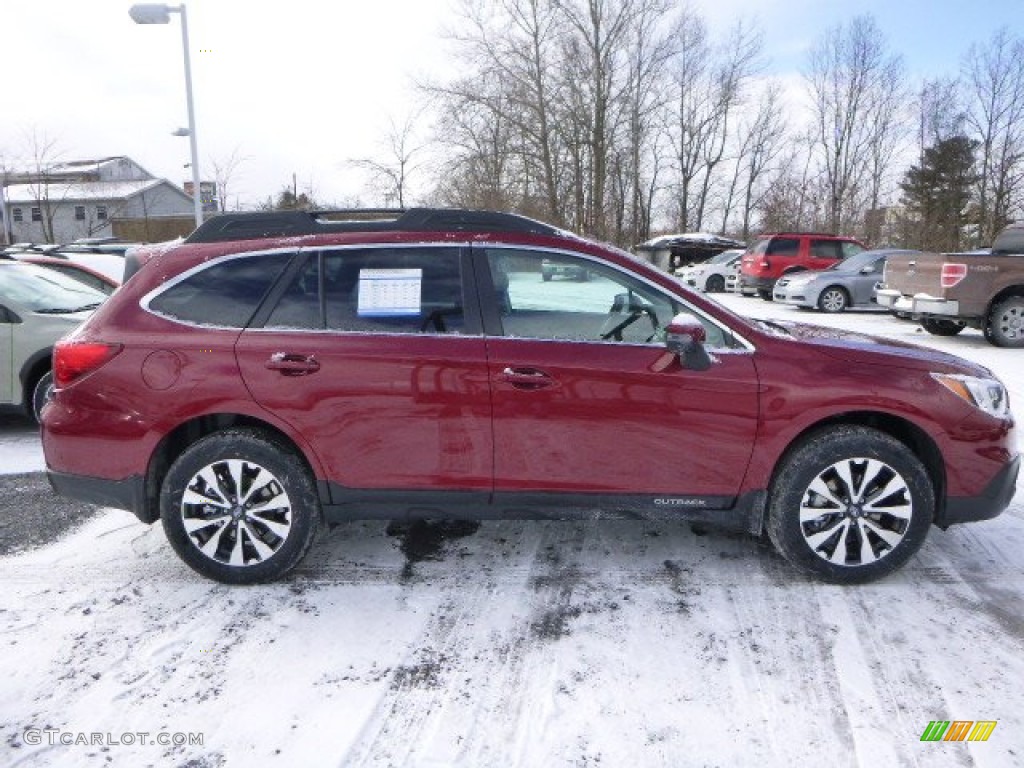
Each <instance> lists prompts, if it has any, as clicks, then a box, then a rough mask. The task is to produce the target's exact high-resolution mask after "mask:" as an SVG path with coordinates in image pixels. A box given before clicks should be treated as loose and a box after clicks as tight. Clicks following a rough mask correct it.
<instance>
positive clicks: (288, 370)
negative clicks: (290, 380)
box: [265, 352, 320, 376]
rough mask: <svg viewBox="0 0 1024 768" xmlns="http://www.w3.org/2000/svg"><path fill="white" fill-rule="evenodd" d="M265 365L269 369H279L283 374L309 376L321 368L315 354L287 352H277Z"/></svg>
mask: <svg viewBox="0 0 1024 768" xmlns="http://www.w3.org/2000/svg"><path fill="white" fill-rule="evenodd" d="M265 365H266V367H267V369H268V370H271V371H277V372H278V373H280V374H281V375H282V376H308V375H309V374H311V373H316V372H317V371H319V370H320V363H319V362H317V359H316V357H314V356H313V355H293V354H289V353H287V352H275V353H274V354H272V355H271V356H270V359H269V360H267V362H266V363H265Z"/></svg>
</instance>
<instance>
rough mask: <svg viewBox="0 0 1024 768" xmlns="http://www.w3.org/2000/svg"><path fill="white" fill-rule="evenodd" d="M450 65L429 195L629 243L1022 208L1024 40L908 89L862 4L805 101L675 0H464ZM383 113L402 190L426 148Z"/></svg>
mask: <svg viewBox="0 0 1024 768" xmlns="http://www.w3.org/2000/svg"><path fill="white" fill-rule="evenodd" d="M448 43H449V45H450V46H451V53H452V56H454V57H455V60H456V62H457V71H458V72H459V73H460V74H459V75H458V76H457V77H454V78H452V79H449V80H446V81H436V82H430V83H421V84H420V85H419V87H420V89H421V91H422V92H423V94H424V95H425V96H426V97H427V102H428V103H429V105H430V107H429V109H430V114H431V116H432V117H433V118H434V125H435V128H436V131H435V132H436V135H435V136H433V137H432V139H431V144H432V150H433V155H434V157H435V158H437V159H438V164H437V166H436V169H435V171H434V173H433V174H432V176H433V177H434V180H433V181H432V182H431V184H430V189H429V192H428V193H427V194H426V196H425V197H426V199H425V201H424V202H428V203H432V204H443V205H455V206H468V207H485V208H497V209H508V210H516V211H520V212H522V213H526V214H528V215H533V216H536V217H538V218H542V219H545V220H547V221H551V222H553V223H556V224H558V225H561V226H564V227H566V228H569V229H572V230H574V231H578V232H582V233H585V234H587V235H590V236H594V237H597V238H600V239H604V240H608V241H612V242H616V243H619V244H621V245H623V246H630V245H634V244H636V243H638V242H641V241H643V240H646V239H648V238H649V237H650V236H651V235H652V234H654V233H655V232H656V231H666V230H671V231H696V230H703V231H714V232H719V233H723V234H730V235H734V236H737V237H740V238H742V239H747V238H749V237H750V235H751V234H752V233H754V232H756V231H758V230H761V231H766V230H772V229H813V230H828V231H833V232H838V233H843V234H853V235H858V236H860V237H862V238H864V239H865V240H867V241H869V242H871V243H873V244H879V243H881V242H891V243H893V244H901V245H906V246H913V247H922V248H930V249H938V250H952V249H955V248H961V247H971V246H979V245H986V244H988V243H990V242H991V239H992V237H993V236H994V234H996V233H997V232H998V231H999V229H1001V228H1002V226H1004V225H1005V224H1006V223H1007V222H1008V221H1010V220H1012V219H1013V218H1014V217H1015V216H1020V215H1021V214H1022V204H1024V39H1022V38H1021V37H1019V36H1015V35H1013V34H1011V33H1010V31H1009V30H1008V29H1005V28H1004V29H1001V30H999V31H997V32H996V33H995V34H994V35H993V36H992V37H991V39H989V40H987V41H984V42H979V43H975V44H973V45H971V46H970V47H969V49H968V50H967V51H966V53H965V54H964V57H963V59H962V63H961V67H960V71H959V72H958V73H957V74H956V75H954V76H945V77H941V78H936V79H932V80H927V81H925V82H921V83H916V84H912V83H911V80H910V78H909V76H908V74H907V71H906V67H905V65H904V62H903V59H902V57H901V56H900V55H899V54H898V53H897V52H895V51H893V50H892V49H891V48H890V46H889V45H888V43H887V42H886V40H885V37H884V36H883V34H882V33H881V31H880V29H879V27H878V25H877V23H876V22H875V20H874V19H873V18H872V17H871V16H856V17H854V18H852V19H850V20H849V21H846V22H844V23H840V24H838V25H836V26H834V27H832V28H829V29H827V30H825V31H824V32H823V33H822V34H821V35H820V37H819V38H818V39H817V40H816V41H815V43H814V45H813V46H812V48H811V49H810V51H809V53H808V55H807V58H806V62H805V66H804V68H803V70H802V73H801V88H802V91H803V96H804V100H805V106H794V104H793V103H792V99H791V98H786V96H785V92H784V89H783V84H782V82H781V81H779V80H778V79H776V78H773V77H770V76H766V75H765V71H766V68H767V60H766V50H767V48H768V46H766V41H765V40H764V37H763V35H762V34H761V33H760V32H759V31H758V30H757V29H756V28H755V27H752V26H750V25H749V24H747V23H745V22H742V21H740V22H737V23H736V24H734V25H733V26H732V27H731V28H729V29H728V30H727V31H726V32H724V33H723V34H720V35H714V34H712V33H711V31H710V30H709V27H708V24H707V22H706V21H705V19H703V18H702V17H701V16H700V15H699V14H698V13H696V12H695V11H694V10H692V9H690V8H688V7H685V6H684V7H683V8H680V7H679V6H678V4H676V3H672V2H667V1H666V0H463V4H462V7H461V19H460V22H459V23H458V24H457V25H456V26H455V28H454V30H453V31H452V32H450V34H449V36H448ZM413 129H414V127H413V126H412V125H411V124H410V122H408V121H407V122H405V123H404V124H396V123H395V122H394V121H392V129H391V133H390V134H389V137H388V141H387V142H386V147H385V149H384V151H383V152H382V155H381V156H380V157H377V158H373V159H372V160H370V159H364V160H361V161H356V162H357V164H359V165H361V167H363V168H364V169H368V170H373V171H374V172H375V174H376V176H377V178H378V180H379V181H380V182H381V187H382V188H384V189H385V190H386V192H385V194H387V195H388V196H389V197H390V198H391V199H395V200H408V198H409V191H408V183H409V176H410V174H409V170H410V168H412V167H414V164H413V163H412V162H411V161H412V160H413V155H414V153H418V152H421V151H422V149H423V147H422V144H419V143H417V142H415V141H412V140H411V138H410V132H411V131H413Z"/></svg>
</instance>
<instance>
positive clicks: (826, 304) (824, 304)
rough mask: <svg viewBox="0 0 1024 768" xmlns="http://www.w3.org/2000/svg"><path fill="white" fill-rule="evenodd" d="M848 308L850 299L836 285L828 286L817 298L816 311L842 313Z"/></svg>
mask: <svg viewBox="0 0 1024 768" xmlns="http://www.w3.org/2000/svg"><path fill="white" fill-rule="evenodd" d="M848 306H850V297H849V295H848V294H847V293H846V291H845V290H843V289H842V288H840V287H839V286H838V285H830V286H829V287H828V288H826V289H825V290H824V291H822V292H821V295H820V296H818V309H820V310H821V311H822V312H842V311H843V310H844V309H846V308H847V307H848Z"/></svg>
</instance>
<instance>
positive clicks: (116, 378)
mask: <svg viewBox="0 0 1024 768" xmlns="http://www.w3.org/2000/svg"><path fill="white" fill-rule="evenodd" d="M374 215H375V216H377V218H373V217H372V216H367V215H361V214H359V213H358V212H352V211H347V212H341V213H340V214H333V218H332V217H331V216H329V215H328V214H318V213H309V212H283V213H281V212H278V213H252V214H226V215H222V216H218V217H215V218H213V219H211V220H210V221H208V222H207V223H206V224H204V225H203V226H202V227H200V228H199V229H197V230H196V231H195V232H194V233H193V234H192V235H191V236H190V237H189V238H188V239H187V240H186V241H184V242H182V243H180V244H175V245H170V246H168V245H163V246H160V247H154V248H151V249H150V250H148V251H143V252H141V253H139V254H137V256H136V258H137V260H138V269H137V271H136V272H135V274H134V275H133V276H132V277H131V278H130V279H128V280H127V282H126V283H125V284H124V285H123V286H122V288H121V289H120V290H119V291H118V292H117V293H115V294H114V296H113V297H111V299H110V300H109V301H107V302H106V303H105V304H104V305H103V306H102V307H101V308H100V309H99V310H98V311H97V312H96V313H95V314H94V315H93V316H92V317H91V318H90V319H89V320H88V321H87V322H86V323H85V324H84V325H82V326H81V327H80V328H79V329H78V330H77V331H76V332H75V333H74V334H73V335H71V336H70V337H68V338H67V339H65V340H64V341H62V342H61V343H59V344H58V346H57V348H56V350H55V352H54V373H55V379H56V381H55V385H56V387H55V394H54V397H53V400H52V401H51V402H50V404H48V405H47V406H46V408H45V409H44V412H43V447H44V450H45V454H46V461H47V468H48V472H49V477H50V480H51V482H52V484H53V486H54V488H55V489H57V491H58V492H60V493H64V494H67V495H70V496H73V497H76V498H79V499H83V500H86V501H90V502H93V503H97V504H102V505H105V506H113V507H119V508H124V509H128V510H131V511H132V512H134V513H135V515H137V516H138V518H139V519H140V520H142V521H144V522H147V523H152V522H155V521H156V520H158V519H160V520H161V521H162V523H163V527H164V529H165V531H166V534H167V537H168V539H169V540H170V543H171V544H172V546H173V547H174V548H175V550H176V551H177V552H178V554H179V555H180V556H181V557H182V559H183V560H184V561H185V562H186V563H187V564H188V565H189V566H191V567H192V568H193V569H195V570H196V571H198V572H199V573H201V574H204V575H206V576H208V577H211V578H214V579H217V580H220V581H223V582H228V583H250V582H261V581H267V580H270V579H274V578H277V577H280V576H281V575H283V574H285V573H286V572H288V571H289V570H290V569H292V568H293V567H294V566H295V565H296V564H297V563H298V562H299V561H300V559H301V558H302V557H303V556H304V554H305V553H306V551H307V550H308V548H309V546H310V544H311V543H312V541H313V538H314V535H315V533H316V531H317V529H318V527H319V526H321V525H323V524H324V523H327V522H332V521H339V520H351V519H365V518H394V517H396V516H416V517H429V518H474V519H478V518H486V517H494V518H502V517H523V516H536V517H540V518H551V517H571V516H575V515H580V514H584V515H586V516H588V517H591V516H593V515H594V513H595V510H603V511H604V512H605V513H606V514H608V515H617V516H621V515H626V516H629V517H634V518H640V519H643V518H657V519H664V518H665V517H680V518H687V519H694V520H699V521H706V522H709V523H714V524H717V525H721V526H728V527H733V528H736V529H740V530H744V531H748V532H749V533H751V534H752V535H755V536H760V535H763V534H767V536H768V537H770V539H771V541H772V542H773V543H774V545H775V546H776V548H777V549H778V550H779V551H780V552H781V553H782V554H783V555H784V556H785V557H786V558H788V559H789V560H790V561H792V562H793V563H795V564H796V565H797V566H799V567H801V568H803V569H806V570H808V571H811V572H813V573H814V574H816V575H818V576H819V577H821V578H824V579H826V580H830V581H835V582H862V581H867V580H870V579H874V578H877V577H880V576H882V575H884V574H886V573H889V572H890V571H892V570H893V569H895V568H897V567H898V566H899V565H900V564H902V563H903V562H905V561H906V560H907V559H908V558H909V557H911V556H912V555H913V553H914V552H915V551H916V550H917V549H918V547H920V545H921V543H922V541H923V540H924V538H925V535H926V534H927V532H928V530H929V528H930V526H931V525H932V524H935V525H938V526H940V527H945V526H948V525H950V524H952V523H958V522H964V521H969V520H982V519H986V518H991V517H993V516H995V515H998V514H999V513H1000V512H1001V511H1002V510H1003V509H1005V508H1006V506H1007V505H1008V504H1009V502H1010V499H1011V498H1012V496H1013V493H1014V489H1015V480H1016V476H1017V471H1018V465H1019V461H1020V459H1019V456H1018V455H1017V449H1016V441H1015V437H1014V432H1013V426H1014V422H1013V419H1012V417H1011V414H1010V410H1009V404H1008V402H1007V394H1006V390H1005V388H1004V387H1003V385H1002V384H1001V383H1000V382H999V381H997V380H996V379H995V378H994V377H993V375H992V374H991V373H990V372H989V371H988V370H986V369H984V368H982V367H981V366H978V365H975V364H972V363H969V362H967V361H964V360H961V359H959V358H956V357H953V356H951V355H947V354H943V353H940V352H935V351H930V350H926V349H921V348H917V347H912V346H909V345H899V344H895V343H892V342H886V341H882V340H879V339H873V338H870V337H866V336H862V335H859V334H844V333H840V332H837V331H834V330H825V329H822V328H816V327H813V326H803V325H797V324H788V323H787V324H778V323H766V322H753V321H749V320H746V319H743V318H741V317H739V316H737V315H734V314H732V313H730V312H729V311H727V310H726V309H724V308H723V307H721V306H720V305H718V304H717V303H715V302H713V301H711V300H707V299H705V298H703V297H702V296H700V295H698V294H695V293H692V292H690V291H689V290H687V289H685V288H684V287H682V285H681V284H680V283H679V282H678V281H677V280H675V279H673V278H672V277H671V276H670V275H668V274H666V273H664V272H661V271H660V270H658V269H655V268H654V267H652V266H650V265H647V264H644V263H642V262H639V261H638V260H637V259H635V258H634V257H632V256H630V255H629V254H627V253H625V252H621V251H618V250H616V249H613V248H611V247H609V246H605V245H600V244H597V243H593V242H589V241H586V240H584V239H582V238H578V237H575V236H573V235H570V234H567V233H565V232H563V231H561V230H559V229H556V228H555V227H552V226H549V225H547V224H542V223H539V222H536V221H533V220H531V219H526V218H523V217H519V216H516V215H513V214H506V213H494V212H487V211H466V210H450V209H412V210H408V211H403V212H391V213H387V212H379V211H378V212H375V214H374ZM545 267H547V268H556V269H558V270H560V271H562V272H565V273H570V272H571V273H575V274H586V275H587V279H586V280H581V281H576V280H572V281H566V280H545V279H544V274H545V273H544V270H545ZM808 382H824V383H823V384H822V385H820V386H816V385H809V384H808Z"/></svg>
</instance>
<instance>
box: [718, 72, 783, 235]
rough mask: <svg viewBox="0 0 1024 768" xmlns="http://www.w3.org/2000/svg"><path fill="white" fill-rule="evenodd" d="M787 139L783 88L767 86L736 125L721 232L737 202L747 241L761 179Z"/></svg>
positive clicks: (761, 192) (759, 197) (758, 201)
mask: <svg viewBox="0 0 1024 768" xmlns="http://www.w3.org/2000/svg"><path fill="white" fill-rule="evenodd" d="M785 137H786V123H785V118H784V106H783V100H782V88H781V87H780V86H779V84H778V83H776V82H769V83H768V84H767V86H766V87H765V88H764V90H763V91H762V92H761V95H760V97H759V99H758V102H757V108H756V111H754V112H753V113H752V114H751V115H749V116H748V117H747V118H746V119H745V120H743V122H741V124H740V125H739V128H738V131H737V139H736V143H737V147H736V154H735V158H734V162H733V173H732V178H731V180H730V182H729V185H728V187H727V189H726V195H725V202H724V205H723V206H722V226H721V228H720V231H721V232H723V233H726V232H728V231H729V220H730V216H731V214H732V211H733V208H734V205H733V203H734V200H735V199H736V198H737V197H739V198H740V223H739V231H740V235H741V239H743V240H746V239H748V238H749V237H750V229H751V222H752V219H753V216H754V212H755V210H756V209H757V208H758V207H759V206H760V204H761V201H762V200H763V198H764V194H765V185H764V183H763V182H764V177H765V176H766V175H767V173H768V172H769V171H770V170H771V168H772V166H773V164H774V163H775V162H776V160H777V158H778V157H779V155H780V154H781V152H782V150H783V146H784V139H785Z"/></svg>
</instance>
